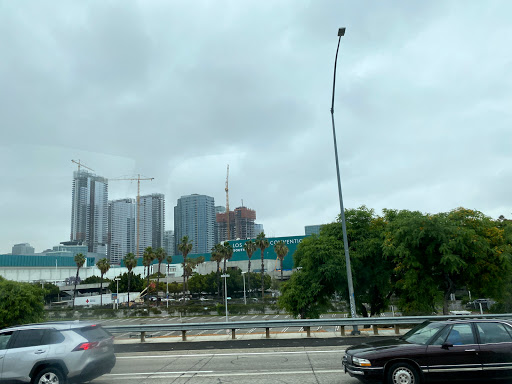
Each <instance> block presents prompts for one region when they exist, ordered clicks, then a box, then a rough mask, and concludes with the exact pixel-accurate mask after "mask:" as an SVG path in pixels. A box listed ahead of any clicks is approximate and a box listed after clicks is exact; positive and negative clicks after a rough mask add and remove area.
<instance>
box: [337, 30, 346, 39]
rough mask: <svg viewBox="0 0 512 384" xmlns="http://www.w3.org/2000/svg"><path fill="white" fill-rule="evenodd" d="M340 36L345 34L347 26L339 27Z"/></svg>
mask: <svg viewBox="0 0 512 384" xmlns="http://www.w3.org/2000/svg"><path fill="white" fill-rule="evenodd" d="M338 36H340V37H341V36H345V28H340V29H338Z"/></svg>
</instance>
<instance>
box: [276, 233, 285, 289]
mask: <svg viewBox="0 0 512 384" xmlns="http://www.w3.org/2000/svg"><path fill="white" fill-rule="evenodd" d="M274 251H275V252H276V255H277V257H278V259H279V261H281V281H283V260H284V258H285V257H286V255H287V254H288V247H287V246H286V244H285V243H284V241H283V240H279V241H278V242H277V243H275V244H274Z"/></svg>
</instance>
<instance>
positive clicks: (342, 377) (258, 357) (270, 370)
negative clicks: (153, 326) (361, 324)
mask: <svg viewBox="0 0 512 384" xmlns="http://www.w3.org/2000/svg"><path fill="white" fill-rule="evenodd" d="M343 353H344V348H336V347H331V348H313V349H304V348H283V349H277V350H271V349H266V350H262V349H257V350H252V349H243V350H234V349H233V350H230V351H226V350H215V351H211V350H210V351H188V352H186V353H183V352H176V353H150V354H148V353H144V354H141V353H132V354H125V353H123V354H117V359H118V360H117V364H116V367H115V368H114V369H113V370H112V372H111V373H110V374H108V375H104V376H102V377H100V378H98V379H96V380H94V383H96V384H107V383H120V384H121V383H122V384H134V383H138V384H142V383H148V384H149V383H152V384H161V383H166V384H168V383H174V384H184V383H188V384H207V383H212V384H213V383H231V382H236V383H238V384H244V383H251V384H255V383H258V384H267V383H268V384H270V383H276V382H280V383H293V384H296V383H301V384H302V383H304V384H308V383H312V384H313V383H316V384H330V383H346V384H356V383H358V380H356V379H353V378H351V377H349V376H348V375H346V374H344V373H343V370H342V366H341V358H342V356H343Z"/></svg>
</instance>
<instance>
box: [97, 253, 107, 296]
mask: <svg viewBox="0 0 512 384" xmlns="http://www.w3.org/2000/svg"><path fill="white" fill-rule="evenodd" d="M96 267H98V269H99V270H100V273H101V282H100V306H102V305H103V275H105V273H107V272H108V270H109V269H110V263H109V262H108V260H107V258H106V257H104V258H103V259H100V260H98V262H97V263H96Z"/></svg>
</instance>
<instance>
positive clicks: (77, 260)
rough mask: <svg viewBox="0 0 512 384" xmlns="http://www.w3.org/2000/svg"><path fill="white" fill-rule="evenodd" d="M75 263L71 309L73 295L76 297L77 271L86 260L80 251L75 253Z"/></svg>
mask: <svg viewBox="0 0 512 384" xmlns="http://www.w3.org/2000/svg"><path fill="white" fill-rule="evenodd" d="M74 260H75V264H76V276H75V288H74V289H73V309H75V297H76V283H77V282H78V272H79V271H80V268H82V267H83V266H84V264H85V262H86V260H87V259H86V258H85V256H84V255H83V254H82V253H77V254H76V255H75V258H74Z"/></svg>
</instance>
